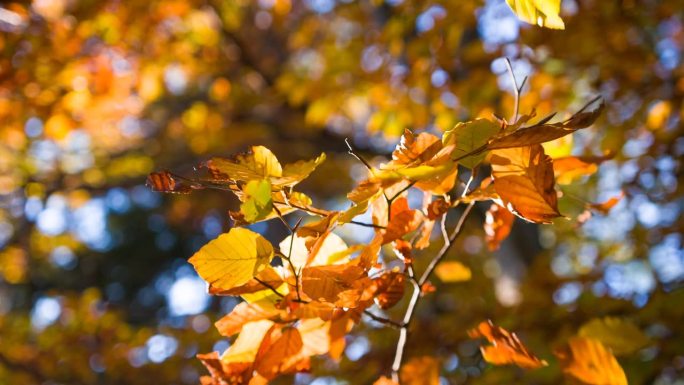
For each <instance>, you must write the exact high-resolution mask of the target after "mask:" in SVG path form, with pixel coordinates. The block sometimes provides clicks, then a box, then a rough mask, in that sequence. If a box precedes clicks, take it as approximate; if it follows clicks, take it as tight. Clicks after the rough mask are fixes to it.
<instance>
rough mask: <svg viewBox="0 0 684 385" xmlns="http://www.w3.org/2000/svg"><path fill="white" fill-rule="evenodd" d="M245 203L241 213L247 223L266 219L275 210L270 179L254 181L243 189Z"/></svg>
mask: <svg viewBox="0 0 684 385" xmlns="http://www.w3.org/2000/svg"><path fill="white" fill-rule="evenodd" d="M243 191H244V193H245V195H244V201H243V203H242V204H241V205H240V212H241V213H242V214H243V219H244V220H245V221H246V222H247V223H252V222H256V221H258V220H261V219H264V218H266V217H267V216H268V215H269V214H270V213H271V211H272V210H273V201H272V200H271V182H269V181H268V179H261V180H252V181H249V182H248V183H247V185H245V187H244V189H243Z"/></svg>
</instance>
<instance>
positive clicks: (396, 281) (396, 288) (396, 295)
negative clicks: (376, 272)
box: [373, 271, 406, 309]
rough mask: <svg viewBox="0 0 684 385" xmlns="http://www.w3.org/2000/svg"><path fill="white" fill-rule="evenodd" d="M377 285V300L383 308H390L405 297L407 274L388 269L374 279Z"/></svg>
mask: <svg viewBox="0 0 684 385" xmlns="http://www.w3.org/2000/svg"><path fill="white" fill-rule="evenodd" d="M373 281H374V282H375V284H376V285H377V291H376V297H375V302H376V303H377V304H378V306H380V308H381V309H389V308H391V307H392V306H394V305H396V304H397V302H399V301H400V300H401V299H402V298H403V297H404V289H405V286H406V276H405V275H404V274H403V273H400V272H396V271H388V272H386V273H384V274H382V275H381V276H380V277H378V278H376V279H374V280H373Z"/></svg>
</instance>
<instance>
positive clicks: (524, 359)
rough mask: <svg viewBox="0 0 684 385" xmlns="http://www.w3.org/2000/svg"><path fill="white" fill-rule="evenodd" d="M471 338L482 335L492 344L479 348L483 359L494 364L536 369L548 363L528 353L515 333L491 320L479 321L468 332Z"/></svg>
mask: <svg viewBox="0 0 684 385" xmlns="http://www.w3.org/2000/svg"><path fill="white" fill-rule="evenodd" d="M468 334H469V335H470V337H471V338H480V337H484V338H486V339H487V341H489V342H490V343H491V344H492V345H490V346H483V347H481V348H480V350H481V351H482V357H483V358H484V359H485V361H487V362H489V363H491V364H494V365H509V364H513V365H517V366H519V367H521V368H525V369H536V368H540V367H542V366H547V365H548V364H547V363H546V361H544V360H540V359H539V358H538V357H537V356H535V355H534V354H532V353H530V351H529V350H527V348H526V347H525V345H523V343H522V342H521V341H520V339H519V338H518V336H516V335H515V333H510V332H508V331H506V330H505V329H503V328H500V327H498V326H495V325H494V324H493V323H492V322H491V321H484V322H482V323H480V324H479V325H478V326H477V328H476V329H473V330H470V331H469V332H468Z"/></svg>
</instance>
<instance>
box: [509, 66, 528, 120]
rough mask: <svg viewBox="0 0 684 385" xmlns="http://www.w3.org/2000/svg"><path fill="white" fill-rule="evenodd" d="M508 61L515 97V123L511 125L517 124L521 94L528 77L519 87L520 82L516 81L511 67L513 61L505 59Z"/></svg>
mask: <svg viewBox="0 0 684 385" xmlns="http://www.w3.org/2000/svg"><path fill="white" fill-rule="evenodd" d="M505 61H506V68H507V69H508V74H509V75H510V76H511V81H512V82H513V91H514V95H515V107H514V109H513V111H514V112H513V121H512V122H511V124H515V122H517V121H518V112H519V109H520V92H521V91H522V88H523V87H524V86H525V82H526V81H527V76H526V77H525V78H524V79H523V81H522V83H520V86H518V81H517V80H516V79H515V74H514V73H513V65H511V60H510V59H508V58H505Z"/></svg>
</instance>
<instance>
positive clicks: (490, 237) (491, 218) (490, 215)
mask: <svg viewBox="0 0 684 385" xmlns="http://www.w3.org/2000/svg"><path fill="white" fill-rule="evenodd" d="M514 221H515V216H514V215H513V214H511V212H510V211H508V210H506V209H505V208H503V207H501V206H499V205H497V204H493V205H491V206H489V210H487V214H486V215H485V224H484V230H485V234H486V240H487V248H488V249H489V251H494V250H497V249H498V248H499V245H501V242H503V240H504V239H506V238H508V235H509V234H510V233H511V227H513V222H514Z"/></svg>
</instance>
